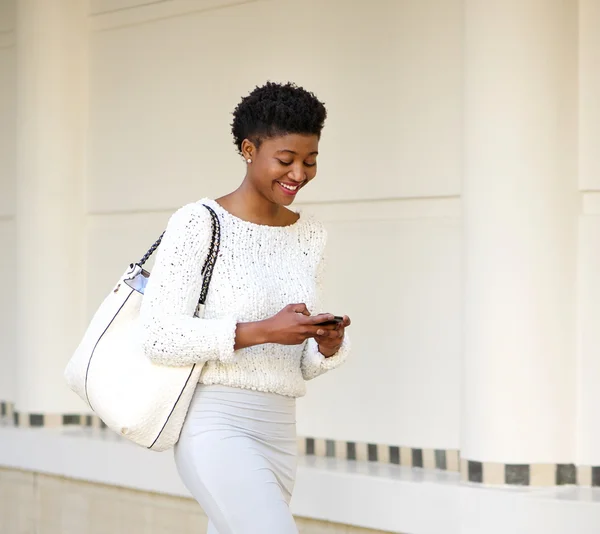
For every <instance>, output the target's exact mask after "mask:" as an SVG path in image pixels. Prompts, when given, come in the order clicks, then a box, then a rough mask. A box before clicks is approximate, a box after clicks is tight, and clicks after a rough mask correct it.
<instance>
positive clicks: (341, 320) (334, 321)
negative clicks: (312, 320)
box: [317, 315, 344, 326]
mask: <svg viewBox="0 0 600 534" xmlns="http://www.w3.org/2000/svg"><path fill="white" fill-rule="evenodd" d="M343 322H344V318H343V317H339V316H337V315H336V316H335V317H334V318H333V320H331V321H325V322H323V323H317V326H330V325H334V324H340V323H343Z"/></svg>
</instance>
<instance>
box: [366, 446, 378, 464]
mask: <svg viewBox="0 0 600 534" xmlns="http://www.w3.org/2000/svg"><path fill="white" fill-rule="evenodd" d="M367 451H368V453H369V462H376V461H377V458H378V454H377V445H375V444H374V443H369V444H368V445H367Z"/></svg>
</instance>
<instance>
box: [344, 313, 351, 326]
mask: <svg viewBox="0 0 600 534" xmlns="http://www.w3.org/2000/svg"><path fill="white" fill-rule="evenodd" d="M342 324H343V325H344V327H346V326H350V325H351V324H352V321H351V320H350V317H348V316H347V315H344V322H343V323H342Z"/></svg>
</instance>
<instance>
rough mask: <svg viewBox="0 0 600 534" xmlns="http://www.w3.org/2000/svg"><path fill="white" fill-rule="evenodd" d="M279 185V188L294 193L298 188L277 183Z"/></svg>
mask: <svg viewBox="0 0 600 534" xmlns="http://www.w3.org/2000/svg"><path fill="white" fill-rule="evenodd" d="M279 185H280V186H281V187H284V188H285V189H288V190H289V191H296V189H298V186H297V185H295V186H292V185H287V184H282V183H281V182H279Z"/></svg>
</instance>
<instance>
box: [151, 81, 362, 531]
mask: <svg viewBox="0 0 600 534" xmlns="http://www.w3.org/2000/svg"><path fill="white" fill-rule="evenodd" d="M233 115H234V119H233V124H232V132H233V137H234V140H235V144H236V146H237V148H238V150H239V152H240V153H241V155H242V156H243V158H244V160H245V164H246V176H245V178H244V180H243V182H242V184H241V185H240V187H239V188H238V189H237V190H236V191H234V192H233V193H230V194H228V195H226V196H224V197H221V198H219V199H217V200H210V199H202V200H201V201H199V202H198V203H195V204H191V205H188V206H185V207H183V208H181V209H180V210H179V211H177V212H176V213H175V214H174V215H173V216H172V218H171V220H170V221H169V224H168V226H167V231H166V233H165V236H164V238H163V241H162V244H161V247H160V249H159V251H158V254H157V259H156V264H155V266H154V268H153V271H152V276H151V277H150V281H149V283H148V287H147V288H146V293H145V297H144V301H143V303H144V304H143V307H142V310H141V314H142V322H143V325H144V331H145V340H144V347H145V350H146V353H147V354H148V355H149V357H150V358H152V359H153V361H155V362H156V363H159V364H163V365H171V366H173V365H190V364H192V363H195V362H206V363H205V366H204V368H203V371H202V376H201V378H200V381H199V384H198V387H197V389H196V392H195V395H194V398H193V400H192V403H191V405H190V409H189V412H188V415H187V417H186V421H185V424H184V427H183V429H182V432H181V437H180V439H179V443H178V444H177V446H176V449H175V459H176V464H177V468H178V471H179V474H180V476H181V478H182V480H183V482H184V483H185V485H186V486H187V487H188V489H189V490H190V492H191V493H192V495H193V496H194V497H195V498H196V500H197V501H198V502H199V503H200V505H201V506H202V508H203V509H204V511H205V512H206V514H207V515H208V517H209V520H210V524H209V529H208V532H209V534H217V533H218V534H254V533H257V534H258V533H260V534H289V533H296V532H298V531H297V529H296V526H295V523H294V520H293V517H292V514H291V512H290V509H289V501H290V498H291V494H292V489H293V485H294V478H295V471H296V430H295V398H296V397H299V396H302V395H304V393H305V380H310V379H312V378H315V377H317V376H319V375H320V374H322V373H324V372H326V371H328V370H330V369H333V368H335V367H337V366H339V365H340V364H341V363H342V362H343V361H344V360H345V358H346V355H347V352H348V350H349V342H348V338H347V337H346V336H345V328H346V327H348V326H349V325H350V319H349V318H348V317H347V316H344V318H343V321H342V322H341V323H337V324H335V325H327V326H323V325H322V324H320V323H323V322H327V321H330V320H332V319H333V317H334V316H333V315H332V314H329V313H322V310H321V309H320V304H319V290H320V286H321V281H322V274H323V252H324V247H325V241H326V233H325V231H324V229H323V227H322V226H321V225H320V224H318V223H317V222H316V221H315V220H314V219H313V218H312V217H310V216H307V215H304V214H303V215H301V216H300V215H299V214H298V213H295V212H293V211H291V210H289V209H288V208H287V206H289V205H290V204H292V202H293V201H294V199H295V197H296V195H297V194H298V192H299V191H300V190H301V189H302V188H304V187H306V186H307V185H308V183H309V182H310V181H311V180H312V179H313V178H314V177H315V176H316V173H317V154H318V144H319V139H320V136H321V130H322V129H323V124H324V121H325V117H326V110H325V107H324V105H323V104H322V103H321V102H320V101H319V100H317V98H316V97H315V96H314V95H313V94H312V93H309V92H307V91H305V90H304V89H302V88H300V87H297V86H296V85H294V84H286V85H280V84H275V83H267V84H266V85H265V86H263V87H258V88H256V89H255V90H254V91H253V92H252V93H251V94H250V95H248V96H247V97H245V98H243V99H242V101H241V103H240V104H239V105H238V107H237V108H236V110H235V112H234V114H233ZM203 204H205V205H206V206H209V207H210V208H212V209H213V210H214V211H215V213H216V214H217V215H218V217H219V221H220V226H221V239H220V252H219V256H218V259H217V260H216V265H215V269H214V272H213V277H212V281H211V283H210V288H209V292H208V297H207V301H206V308H205V311H204V317H203V318H202V319H198V318H194V317H193V315H194V310H195V307H196V303H197V300H198V295H199V293H200V288H201V283H202V275H201V272H200V271H201V268H202V265H203V263H204V260H205V258H206V256H207V253H208V250H209V246H210V242H211V217H210V213H209V212H208V210H207V209H206V208H205V206H203Z"/></svg>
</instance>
